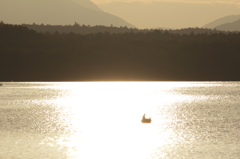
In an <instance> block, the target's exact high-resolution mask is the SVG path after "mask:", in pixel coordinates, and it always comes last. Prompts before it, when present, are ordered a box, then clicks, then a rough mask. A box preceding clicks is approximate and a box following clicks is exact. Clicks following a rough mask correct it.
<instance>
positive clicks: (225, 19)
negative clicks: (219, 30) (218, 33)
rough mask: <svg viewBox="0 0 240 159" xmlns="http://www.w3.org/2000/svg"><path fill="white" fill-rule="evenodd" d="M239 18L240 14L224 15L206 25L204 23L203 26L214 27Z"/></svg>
mask: <svg viewBox="0 0 240 159" xmlns="http://www.w3.org/2000/svg"><path fill="white" fill-rule="evenodd" d="M239 19H240V15H230V16H225V17H222V18H219V19H217V20H214V21H212V22H210V23H208V24H206V25H204V26H203V27H204V28H216V27H217V26H219V25H222V24H226V23H232V22H234V21H237V20H239Z"/></svg>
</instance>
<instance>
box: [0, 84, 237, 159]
mask: <svg viewBox="0 0 240 159" xmlns="http://www.w3.org/2000/svg"><path fill="white" fill-rule="evenodd" d="M3 84H4V86H5V87H3V88H2V89H5V90H4V91H3V92H0V95H1V99H0V106H1V109H0V115H1V118H0V119H1V120H0V130H1V131H0V139H1V142H2V143H1V144H0V149H1V150H2V154H1V153H0V158H1V157H3V158H11V157H17V158H27V159H28V158H34V157H36V158H62V159H65V158H66V159H75V158H76V159H95V158H104V159H112V158H114V159H123V158H124V159H133V158H134V159H135V158H136V159H171V158H214V157H216V156H217V157H223V158H224V157H226V156H227V157H229V156H230V158H237V157H239V155H240V154H239V148H238V147H239V146H240V140H239V138H240V135H239V133H238V132H239V127H240V125H239V120H240V117H239V114H240V112H239V104H240V102H239V101H240V100H239V99H240V97H239V94H238V93H236V92H238V91H239V90H240V89H239V88H240V83H239V82H236V83H234V82H233V83H220V82H62V83H61V82H60V83H58V82H49V83H41V82H39V83H29V82H26V83H7V82H6V83H3ZM143 114H146V117H151V118H152V123H151V124H143V123H141V117H142V115H143ZM230 114H231V115H230ZM26 141H27V142H26ZM5 145H6V146H5ZM229 147H231V150H230V151H226V149H230V148H229Z"/></svg>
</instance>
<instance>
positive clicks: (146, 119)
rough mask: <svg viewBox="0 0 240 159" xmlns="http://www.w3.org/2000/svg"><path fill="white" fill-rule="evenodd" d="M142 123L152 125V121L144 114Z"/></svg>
mask: <svg viewBox="0 0 240 159" xmlns="http://www.w3.org/2000/svg"><path fill="white" fill-rule="evenodd" d="M141 121H142V123H151V122H152V119H151V118H145V114H144V115H143V117H142V120H141Z"/></svg>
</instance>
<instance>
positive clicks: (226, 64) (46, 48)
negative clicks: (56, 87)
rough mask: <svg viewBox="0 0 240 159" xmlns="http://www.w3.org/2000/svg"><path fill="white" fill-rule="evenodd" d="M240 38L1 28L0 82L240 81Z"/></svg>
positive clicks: (1, 26)
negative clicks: (59, 31) (46, 31)
mask: <svg viewBox="0 0 240 159" xmlns="http://www.w3.org/2000/svg"><path fill="white" fill-rule="evenodd" d="M239 41H240V34H239V33H228V34H226V33H221V32H219V33H211V34H210V33H199V34H189V35H187V34H171V33H169V32H167V31H160V30H153V31H149V32H126V33H109V32H105V33H101V32H99V33H95V34H93V33H92V34H90V33H89V34H85V35H82V34H76V33H64V34H60V33H58V32H55V33H53V34H50V33H37V32H36V31H33V30H29V29H28V28H27V27H24V26H17V25H8V24H3V23H1V24H0V72H1V74H0V81H11V80H14V81H99V80H101V81H103V80H104V81H109V80H118V81H121V80H134V81H142V80H144V81H146V80H148V81H163V80H168V81H203V80H208V81H210V80H214V81H223V80H231V81H234V80H238V81H239V80H240V71H239V68H240V62H239V59H240V52H239V50H240V45H239Z"/></svg>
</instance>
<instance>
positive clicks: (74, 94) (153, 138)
mask: <svg viewBox="0 0 240 159" xmlns="http://www.w3.org/2000/svg"><path fill="white" fill-rule="evenodd" d="M179 86H181V87H187V86H189V83H180V82H176V83H175V82H79V83H78V82H68V83H61V84H57V85H54V86H51V88H55V89H59V94H58V96H57V98H54V99H53V100H52V101H51V102H52V103H55V105H57V106H58V107H60V108H61V110H62V112H63V114H67V115H63V117H62V121H60V122H63V121H64V122H67V123H65V125H68V129H70V131H69V133H68V134H64V135H62V136H61V137H59V138H58V142H57V143H58V144H59V145H60V147H66V148H67V156H69V158H81V159H95V158H104V159H112V158H115V159H123V158H124V159H133V158H134V159H148V158H154V156H155V155H156V153H157V149H158V148H159V147H163V148H166V149H168V148H170V147H175V146H176V144H178V143H179V141H177V140H178V138H177V137H176V131H175V130H173V129H171V128H169V125H168V124H169V123H171V121H172V120H175V119H174V116H171V114H168V112H169V110H173V109H175V105H174V104H173V103H177V102H181V101H182V100H191V99H190V98H189V97H185V96H181V95H179V94H174V93H173V90H174V89H175V88H176V87H179ZM145 113H146V116H147V117H151V118H152V119H153V121H152V123H151V124H142V123H141V122H140V120H141V117H142V115H143V114H145ZM66 118H67V120H66ZM158 157H164V153H162V156H159V154H158Z"/></svg>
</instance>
